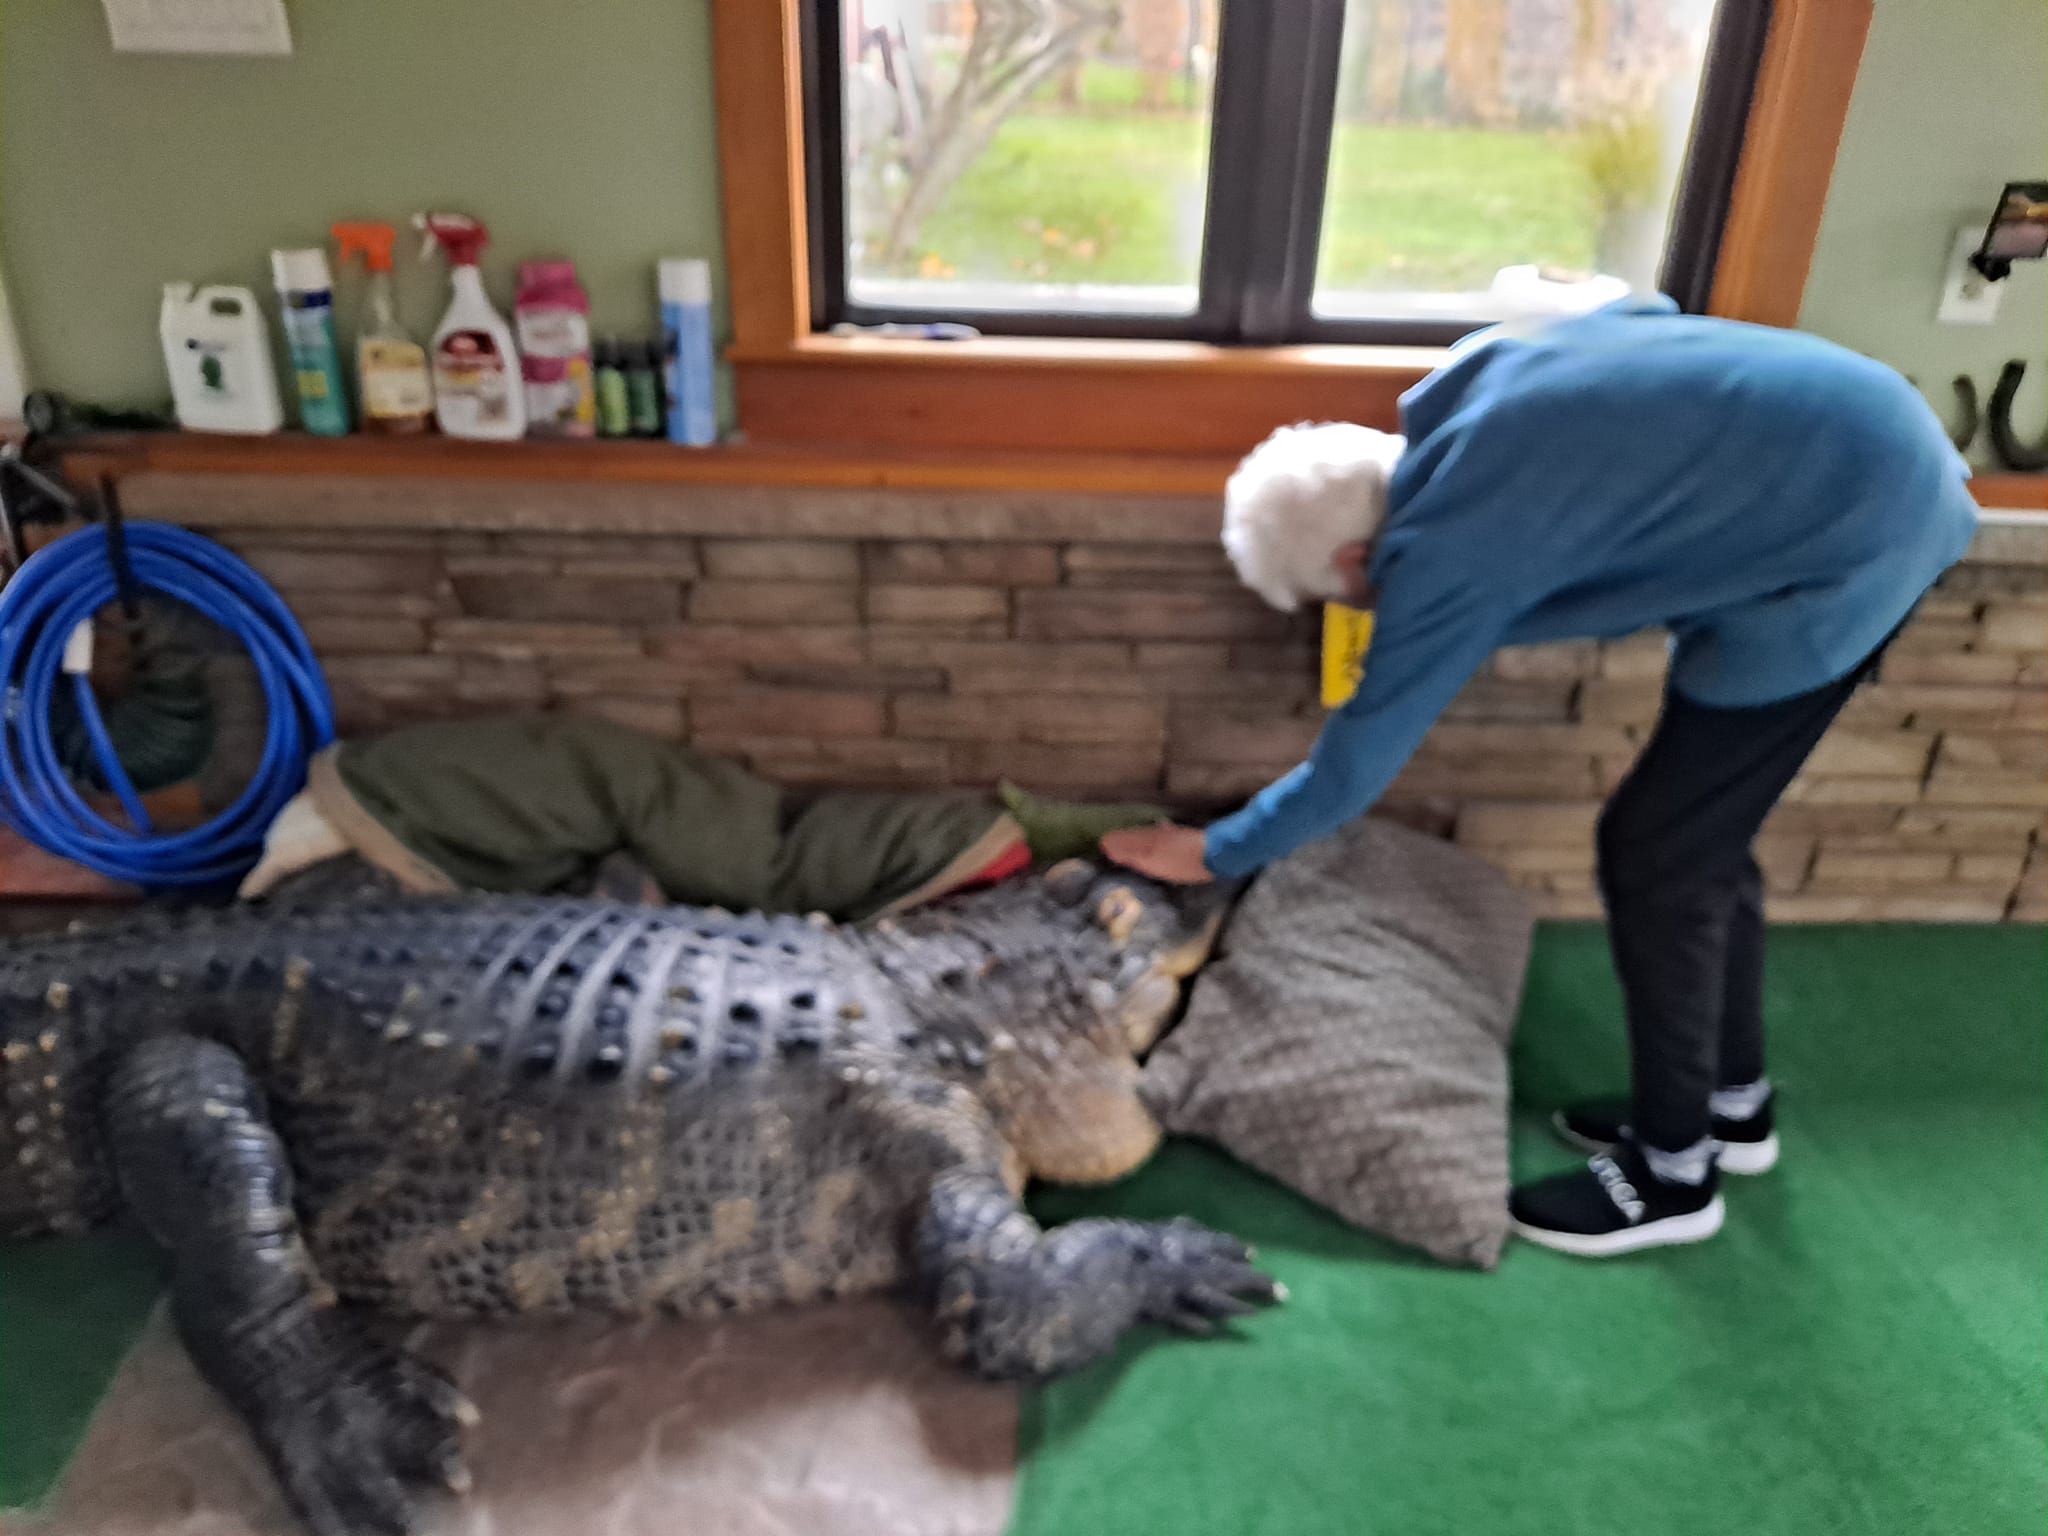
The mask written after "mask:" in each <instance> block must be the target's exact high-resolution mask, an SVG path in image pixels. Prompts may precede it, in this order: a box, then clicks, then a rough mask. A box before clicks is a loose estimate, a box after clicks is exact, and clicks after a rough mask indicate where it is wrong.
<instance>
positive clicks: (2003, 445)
mask: <svg viewBox="0 0 2048 1536" xmlns="http://www.w3.org/2000/svg"><path fill="white" fill-rule="evenodd" d="M2026 371H2027V365H2026V364H2025V363H2024V362H2022V361H2021V360H2020V359H2019V358H2014V359H2013V360H2012V361H2011V362H2009V363H2007V364H2006V365H2005V367H2004V368H2003V369H2002V370H2001V371H2000V372H1999V375H1998V383H1997V385H1996V386H1995V387H1994V388H1993V389H1992V391H1991V409H1990V411H1989V412H1988V413H1987V418H1986V419H1987V423H1988V425H1989V426H1990V428H1991V446H1992V449H1993V450H1994V451H1995V452H1996V453H1997V454H1998V460H1999V462H2000V463H2001V464H2003V465H2004V466H2005V467H2006V468H2007V469H2017V470H2021V471H2032V470H2039V469H2048V434H2044V435H2043V436H2042V439H2041V441H2040V442H2038V443H2023V442H2021V441H2020V440H2019V437H2018V436H2017V435H2016V434H2015V433H2014V432H2013V428H2012V401H2013V396H2015V395H2017V394H2018V393H2019V392H2020V380H2021V378H2023V377H2024V376H2025V374H2026Z"/></svg>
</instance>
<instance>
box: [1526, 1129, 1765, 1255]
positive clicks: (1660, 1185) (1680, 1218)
mask: <svg viewBox="0 0 2048 1536" xmlns="http://www.w3.org/2000/svg"><path fill="white" fill-rule="evenodd" d="M1724 1214H1725V1208H1724V1207H1723V1205H1722V1203H1721V1191H1720V1178H1719V1175H1717V1174H1716V1173H1714V1172H1713V1171H1712V1170H1711V1169H1709V1170H1708V1173H1707V1176H1706V1177H1705V1178H1704V1179H1702V1180H1701V1181H1700V1182H1699V1183H1697V1184H1677V1183H1666V1182H1665V1181H1664V1180H1662V1179H1660V1178H1658V1177H1657V1175H1655V1174H1654V1173H1652V1172H1650V1167H1649V1164H1647V1163H1646V1162H1644V1161H1643V1154H1642V1149H1641V1148H1639V1147H1638V1146H1637V1145H1636V1144H1635V1143H1634V1142H1632V1141H1623V1142H1621V1143H1620V1144H1619V1145H1618V1146H1616V1147H1615V1149H1614V1151H1613V1152H1611V1153H1608V1152H1603V1153H1601V1154H1600V1155H1599V1156H1598V1157H1595V1158H1594V1159H1593V1160H1592V1161H1591V1162H1590V1163H1588V1164H1587V1165H1586V1166H1585V1167H1583V1168H1575V1169H1573V1170H1572V1171H1571V1172H1570V1173H1560V1174H1558V1175H1557V1176H1556V1177H1555V1178H1549V1179H1539V1180H1538V1181H1537V1182H1536V1183H1534V1184H1524V1185H1521V1186H1520V1187H1519V1188H1517V1189H1516V1190H1515V1192H1514V1193H1513V1194H1512V1195H1510V1196H1509V1197H1508V1215H1509V1216H1510V1217H1511V1218H1512V1219H1511V1221H1510V1223H1509V1224H1510V1225H1511V1226H1512V1227H1513V1228H1514V1230H1515V1232H1516V1233H1517V1234H1518V1235H1519V1236H1522V1237H1525V1238H1527V1239H1528V1240H1529V1241H1530V1242H1532V1243H1541V1244H1542V1245H1543V1246H1544V1247H1546V1248H1555V1249H1557V1250H1558V1251H1559V1252H1561V1253H1575V1254H1578V1255H1579V1256H1580V1257H1581V1258H1588V1259H1605V1258H1612V1257H1613V1256H1614V1255H1616V1254H1621V1253H1634V1252H1635V1251H1636V1250H1637V1249H1639V1248H1661V1247H1664V1246H1666V1245H1668V1244H1672V1243H1703V1242H1705V1241H1706V1240H1707V1239H1708V1238H1710V1237H1712V1236H1713V1235H1714V1234H1715V1233H1716V1232H1718V1231H1720V1230H1721V1218H1722V1216H1723V1215H1724Z"/></svg>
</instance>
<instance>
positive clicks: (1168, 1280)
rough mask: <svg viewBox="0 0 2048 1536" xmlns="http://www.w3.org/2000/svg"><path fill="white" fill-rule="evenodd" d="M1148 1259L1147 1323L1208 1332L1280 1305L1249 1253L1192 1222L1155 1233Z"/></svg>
mask: <svg viewBox="0 0 2048 1536" xmlns="http://www.w3.org/2000/svg"><path fill="white" fill-rule="evenodd" d="M1153 1233H1154V1238H1155V1246H1154V1249H1153V1251H1152V1253H1151V1254H1150V1255H1148V1257H1147V1261H1146V1270H1147V1280H1148V1286H1147V1290H1148V1295H1147V1297H1146V1300H1145V1304H1144V1308H1143V1312H1144V1316H1145V1317H1146V1318H1147V1320H1149V1321H1151V1322H1155V1323H1160V1324H1163V1325H1164V1326H1166V1327H1169V1328H1173V1329H1176V1330H1178V1331H1179V1332H1181V1333H1190V1334H1210V1333H1214V1332H1215V1331H1216V1329H1217V1327H1218V1326H1219V1325H1220V1324H1222V1323H1226V1322H1228V1321H1230V1320H1231V1319H1232V1318H1237V1317H1242V1316H1244V1315H1245V1314H1247V1313H1249V1312H1254V1311H1257V1310H1258V1309H1259V1308H1261V1307H1266V1306H1271V1305H1272V1304H1273V1303H1275V1302H1277V1301H1279V1300H1280V1299H1281V1298H1282V1297H1283V1296H1284V1295H1285V1292H1284V1291H1283V1290H1282V1289H1281V1286H1280V1284H1279V1282H1278V1281H1276V1280H1275V1279H1273V1277H1272V1276H1271V1275H1268V1274H1266V1273H1265V1272H1264V1271H1263V1270H1260V1269H1258V1268H1256V1267H1255V1266H1254V1265H1253V1264H1252V1262H1251V1261H1252V1250H1251V1248H1250V1247H1249V1246H1247V1245H1246V1244H1244V1243H1242V1242H1240V1241H1238V1240H1237V1239H1236V1238H1234V1237H1231V1236H1230V1235H1229V1234H1227V1233H1223V1232H1212V1231H1210V1230H1209V1229H1208V1228H1206V1227H1200V1226H1197V1225H1195V1224H1194V1223H1193V1222H1191V1221H1172V1222H1168V1223H1166V1224H1165V1225H1164V1226H1161V1227H1156V1228H1154V1229H1153Z"/></svg>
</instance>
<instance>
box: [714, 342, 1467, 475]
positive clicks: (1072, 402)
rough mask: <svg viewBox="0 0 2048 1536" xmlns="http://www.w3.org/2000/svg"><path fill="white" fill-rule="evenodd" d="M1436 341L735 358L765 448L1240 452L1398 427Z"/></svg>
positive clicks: (1069, 346) (933, 346) (851, 347)
mask: <svg viewBox="0 0 2048 1536" xmlns="http://www.w3.org/2000/svg"><path fill="white" fill-rule="evenodd" d="M1445 355H1446V354H1445V353H1444V351H1443V350H1442V349H1440V348H1434V347H1360V346H1293V347H1216V346H1208V345H1205V344H1203V343H1200V342H1186V341H1070V340H1060V341H1054V340H1041V339H1033V338H1023V337H1014V338H1013V337H993V336H991V337H979V338H976V339H974V340H970V341H913V340H895V339H881V338H868V337H840V336H808V337H803V338H800V339H798V340H796V341H794V342H791V343H788V344H786V345H778V346H768V347H760V346H755V347H747V346H742V347H738V348H735V349H734V351H733V352H732V354H731V359H732V363H733V371H734V377H735V380H736V385H737V390H738V396H739V411H740V420H741V421H742V422H743V423H744V424H745V426H746V429H747V432H748V435H749V437H750V438H751V439H753V440H754V441H755V442H758V443H763V444H781V445H795V444H835V443H836V444H842V445H848V444H862V445H865V446H868V447H872V448H884V449H890V450H895V449H927V450H929V449H938V450H951V451H970V452H983V451H995V452H1019V453H1026V454H1041V453H1075V454H1083V455H1086V454H1110V455H1118V454H1144V455H1164V456H1169V457H1192V458H1206V459H1217V460H1235V459H1236V458H1238V457H1239V456H1240V455H1242V454H1243V453H1244V452H1245V451H1246V450H1248V449H1249V448H1251V447H1252V446H1253V445H1254V444H1256V443H1257V442H1258V441H1259V440H1260V439H1261V438H1263V437H1265V436H1266V435H1267V434H1268V433H1269V432H1271V431H1272V430H1273V429H1274V428H1275V427H1278V426H1282V425H1284V424H1286V423H1288V422H1294V421H1303V420H1314V419H1339V420H1346V421H1359V422H1364V423H1366V424H1368V425H1371V426H1378V427H1384V428H1392V427H1393V426H1394V424H1395V422H1396V419H1397V402H1398V401H1399V399H1400V397H1401V395H1402V393H1403V392H1404V391H1405V390H1407V389H1408V388H1409V387H1410V386H1411V385H1413V384H1414V383H1416V382H1417V381H1418V380H1419V379H1421V378H1422V377H1423V376H1424V375H1425V374H1427V373H1428V372H1429V371H1430V370H1431V369H1432V368H1434V367H1437V366H1438V365H1440V364H1441V363H1442V362H1443V360H1444V357H1445Z"/></svg>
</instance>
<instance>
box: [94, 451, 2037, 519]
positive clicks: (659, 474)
mask: <svg viewBox="0 0 2048 1536" xmlns="http://www.w3.org/2000/svg"><path fill="white" fill-rule="evenodd" d="M1235 467H1236V460H1235V459H1232V458H1209V457H1200V458H1190V457H1183V456H1179V455H1174V454H1155V455H1146V454H1128V453H1126V454H1106V453H1055V452H1038V453H1014V452H1013V453H966V452H953V451H947V452H939V451H928V452H917V451H915V450H911V449H902V448H887V449H881V448H875V449H866V450H859V449H845V448H842V449H831V448H823V447H818V448H797V447H788V446H779V445H776V446H771V445H747V444H735V445H730V446H722V447H717V448H677V447H673V446H671V445H670V444H668V443H650V442H619V441H605V440H599V441H596V442H523V443H471V442H457V441H453V440H451V439H449V438H445V437H413V438H388V437H339V438H334V437H308V436H305V435H304V434H301V433H295V432H286V433H280V434H278V435H276V436H273V437H218V436H209V435H207V434H205V433H198V432H158V433H134V434H129V435H120V436H106V437H96V438H89V439H86V440H85V441H83V442H82V443H81V444H80V445H79V446H78V447H76V448H74V449H72V450H70V451H69V452H67V453H66V454H65V455H64V469H65V473H66V474H67V475H68V476H69V477H70V478H71V479H72V480H73V481H74V482H75V483H89V482H90V481H92V480H95V479H97V478H98V477H99V476H100V475H101V474H112V475H114V476H115V477H116V478H120V477H123V476H127V475H133V474H142V473H170V474H180V473H183V474H261V475H292V474H302V475H365V476H368V475H384V476H399V477H405V476H432V477H441V478H448V479H460V480H582V481H590V482H594V483H598V484H610V485H631V484H641V485H663V484H671V485H735V486H748V485H767V486H808V487H816V488H824V489H841V490H847V489H851V490H861V489H868V490H934V491H965V490H1007V491H1048V492H1068V493H1073V494H1083V495H1085V494H1096V495H1123V496H1215V495H1219V494H1221V492H1222V490H1223V483H1224V481H1225V480H1227V479H1228V478H1229V476H1230V472H1231V471H1232V470H1233V469H1234V468H1235ZM1970 485H1971V489H1972V491H1973V492H1974V493H1975V494H1976V497H1977V501H1978V504H1979V505H1980V506H1983V507H1986V508H1991V509H1996V510H1999V511H2010V512H2043V513H2048V474H2004V473H1986V474H1980V475H1978V476H1977V477H1976V478H1975V479H1974V480H1972V481H1971V482H1970Z"/></svg>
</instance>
